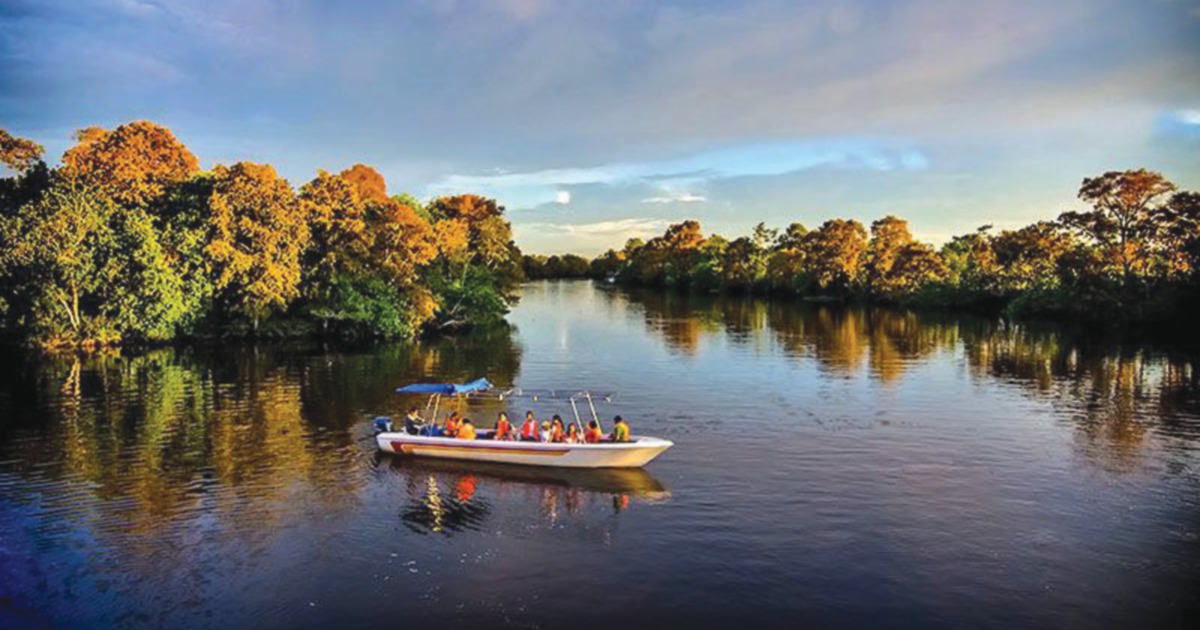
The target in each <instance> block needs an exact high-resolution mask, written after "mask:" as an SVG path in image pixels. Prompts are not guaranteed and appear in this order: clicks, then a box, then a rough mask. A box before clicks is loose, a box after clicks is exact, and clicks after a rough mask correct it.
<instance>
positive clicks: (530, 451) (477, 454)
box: [375, 379, 674, 468]
mask: <svg viewBox="0 0 1200 630" xmlns="http://www.w3.org/2000/svg"><path fill="white" fill-rule="evenodd" d="M490 390H492V386H491V383H488V382H487V379H479V380H477V381H473V382H471V383H466V384H462V385H459V384H440V383H436V384H435V383H420V384H414V385H408V386H406V387H401V388H400V389H397V390H396V391H397V392H400V393H404V394H424V395H429V396H430V399H429V403H428V404H427V405H426V409H427V410H429V409H430V408H432V410H433V415H432V418H433V419H436V418H437V410H438V407H439V403H440V399H441V397H442V396H444V395H449V396H454V397H456V398H459V400H460V401H462V400H465V399H466V398H467V397H469V396H472V395H478V394H479V393H482V392H488V391H490ZM491 393H492V394H493V395H494V396H497V397H498V398H500V399H504V398H505V397H512V396H513V395H522V394H524V392H520V391H518V390H506V391H501V392H491ZM534 399H535V400H536V399H537V398H536V396H534ZM578 399H586V400H587V402H588V406H589V407H590V408H591V409H592V415H593V418H595V419H596V421H597V422H599V418H598V416H596V412H595V406H594V405H593V404H592V395H591V394H590V393H588V392H576V393H573V394H571V395H570V396H569V397H568V400H570V402H571V408H572V410H574V411H575V422H576V423H577V424H579V426H580V427H581V428H582V422H581V421H580V419H579V414H578V409H577V406H576V401H577V400H578ZM375 427H376V435H375V441H376V444H377V445H378V446H379V450H380V451H383V452H385V453H391V454H395V455H414V456H421V457H438V458H442V459H455V460H468V461H478V462H495V463H502V464H521V465H526V466H558V467H564V468H640V467H642V466H645V465H646V464H648V463H650V461H651V460H653V459H654V458H655V457H658V456H659V455H661V454H662V453H663V451H666V450H667V449H669V448H671V447H672V446H674V443H673V442H671V441H670V440H664V439H661V438H656V437H650V436H644V435H643V436H631V437H630V440H629V441H628V442H599V443H593V444H574V443H563V442H555V443H549V442H526V441H519V442H518V441H510V440H495V439H492V432H491V431H479V433H478V438H476V439H474V440H464V439H459V438H452V437H444V436H439V435H436V434H435V435H430V433H431V432H432V431H430V429H429V428H428V427H426V428H422V429H413V428H411V427H410V428H409V430H399V431H397V430H394V428H393V427H392V423H391V419H390V418H384V417H380V418H376V419H375Z"/></svg>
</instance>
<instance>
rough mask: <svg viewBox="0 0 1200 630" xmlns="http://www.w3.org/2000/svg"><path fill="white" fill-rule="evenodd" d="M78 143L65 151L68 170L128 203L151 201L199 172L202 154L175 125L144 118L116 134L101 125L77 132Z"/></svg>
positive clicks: (112, 196) (136, 203) (114, 197)
mask: <svg viewBox="0 0 1200 630" xmlns="http://www.w3.org/2000/svg"><path fill="white" fill-rule="evenodd" d="M76 139H77V140H78V144H76V145H75V146H74V147H72V148H70V149H68V150H67V152H66V153H64V154H63V158H62V161H63V166H62V171H63V173H64V174H65V175H68V176H72V177H78V178H80V179H82V180H83V181H85V182H87V183H88V184H90V185H93V186H96V187H98V188H100V189H102V190H103V191H104V192H105V193H106V194H107V195H109V196H110V197H111V198H112V199H114V200H116V201H118V202H120V203H123V204H128V205H145V204H146V203H148V202H149V201H150V200H152V199H154V198H156V197H159V196H161V195H162V194H163V192H164V190H165V189H166V186H167V185H169V184H171V183H174V182H181V181H184V180H186V179H188V178H190V177H191V176H193V175H195V174H196V173H197V172H198V171H199V168H200V167H199V162H198V161H197V160H196V156H195V155H192V152H191V151H189V150H188V148H187V147H186V146H184V145H183V143H182V142H180V141H179V140H178V139H176V138H175V136H174V134H172V133H171V130H170V129H167V128H166V127H163V126H160V125H156V124H154V123H152V122H148V121H144V120H140V121H136V122H131V123H128V124H124V125H121V126H119V127H117V128H116V129H114V130H113V131H111V132H107V131H105V130H103V129H99V128H96V127H90V128H87V129H82V130H80V131H79V132H78V133H77V134H76Z"/></svg>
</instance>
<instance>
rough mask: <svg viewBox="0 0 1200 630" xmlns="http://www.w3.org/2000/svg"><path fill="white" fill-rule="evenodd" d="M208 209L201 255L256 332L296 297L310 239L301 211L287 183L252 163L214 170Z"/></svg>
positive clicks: (267, 168) (272, 171)
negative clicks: (208, 232) (265, 319)
mask: <svg viewBox="0 0 1200 630" xmlns="http://www.w3.org/2000/svg"><path fill="white" fill-rule="evenodd" d="M209 207H210V212H211V214H210V217H209V227H210V229H211V237H210V240H209V243H208V246H207V247H206V248H205V251H206V253H207V255H208V257H209V260H210V265H211V268H212V270H213V272H214V274H215V276H214V283H215V285H216V288H217V289H218V290H220V291H223V292H224V293H225V298H226V300H227V303H228V304H229V306H230V307H231V310H233V311H236V312H241V313H244V314H245V315H247V316H249V317H250V318H251V320H252V321H253V324H254V327H255V328H257V327H258V322H259V320H260V319H262V318H263V317H265V316H266V315H268V314H270V313H271V312H272V311H275V310H279V309H283V308H285V307H286V306H287V305H288V303H289V302H290V301H291V300H292V299H294V298H296V297H297V295H298V294H299V290H298V289H299V285H300V254H301V252H302V251H304V249H305V247H306V246H307V245H308V241H309V230H308V225H307V223H306V221H305V216H304V213H303V211H302V210H301V208H300V203H299V202H298V201H297V199H296V197H295V195H294V194H293V193H292V188H291V186H289V185H288V182H287V180H285V179H283V178H281V177H279V175H277V174H276V173H275V169H274V168H272V167H271V166H269V165H265V164H254V163H251V162H239V163H237V164H234V165H233V166H218V167H217V168H216V169H214V170H213V192H212V197H211V199H210V201H209Z"/></svg>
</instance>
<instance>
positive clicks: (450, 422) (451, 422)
mask: <svg viewBox="0 0 1200 630" xmlns="http://www.w3.org/2000/svg"><path fill="white" fill-rule="evenodd" d="M461 428H462V418H460V417H459V416H458V412H457V411H451V412H450V417H448V418H446V437H458V431H459V429H461Z"/></svg>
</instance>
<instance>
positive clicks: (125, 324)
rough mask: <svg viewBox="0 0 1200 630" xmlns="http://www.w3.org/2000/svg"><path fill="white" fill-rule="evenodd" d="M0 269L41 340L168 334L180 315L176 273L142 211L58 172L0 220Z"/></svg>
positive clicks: (183, 307) (155, 337) (105, 339)
mask: <svg viewBox="0 0 1200 630" xmlns="http://www.w3.org/2000/svg"><path fill="white" fill-rule="evenodd" d="M0 240H2V241H3V242H5V243H8V244H9V245H10V247H6V248H5V249H4V253H3V254H2V255H0V269H3V270H4V272H5V275H6V276H9V278H10V280H14V282H8V283H6V284H8V286H9V287H11V288H13V289H14V291H13V293H14V294H15V295H14V296H13V297H14V298H15V300H14V302H15V304H16V306H17V309H18V310H19V313H18V315H19V316H20V317H21V318H23V319H24V321H25V325H26V326H27V327H28V328H30V329H31V330H32V331H33V333H34V335H35V336H36V337H37V338H39V339H40V340H42V341H43V342H47V343H56V342H65V341H71V342H92V341H98V342H101V343H106V342H110V341H116V340H117V339H119V338H126V339H146V340H165V339H169V338H171V337H172V336H173V335H174V334H175V332H176V325H177V324H178V322H179V321H180V320H181V319H182V318H183V317H184V316H185V315H186V314H187V309H188V306H189V303H188V302H187V300H185V299H184V295H183V288H184V285H183V281H182V278H181V277H180V275H179V274H178V270H177V269H176V268H175V267H173V266H172V265H171V264H170V261H169V260H168V256H167V255H166V253H165V252H164V250H163V248H162V246H161V244H160V242H159V231H158V230H157V229H156V227H155V226H154V222H153V220H152V218H151V217H150V215H149V214H147V213H146V212H145V211H144V210H142V209H138V208H133V209H118V208H117V207H116V206H115V205H114V204H113V202H112V200H110V199H108V198H107V197H106V196H104V195H102V194H97V191H96V190H95V189H93V188H91V187H89V186H87V185H86V184H84V183H82V182H80V181H78V180H74V179H70V178H62V179H59V180H58V181H57V182H56V183H55V185H54V187H53V188H51V189H50V190H48V191H47V193H46V194H45V195H44V196H42V198H41V199H39V200H38V201H36V202H33V203H30V204H27V205H26V206H24V207H22V208H21V210H20V211H19V212H18V213H17V214H16V215H14V216H12V217H7V218H4V219H0Z"/></svg>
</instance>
